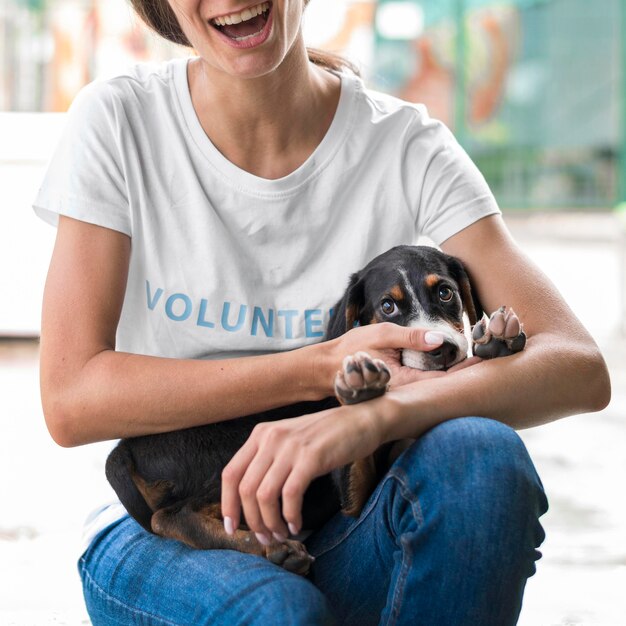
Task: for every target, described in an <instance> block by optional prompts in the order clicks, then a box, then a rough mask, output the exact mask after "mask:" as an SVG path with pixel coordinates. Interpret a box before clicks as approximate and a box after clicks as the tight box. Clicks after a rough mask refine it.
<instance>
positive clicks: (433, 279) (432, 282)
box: [425, 274, 441, 289]
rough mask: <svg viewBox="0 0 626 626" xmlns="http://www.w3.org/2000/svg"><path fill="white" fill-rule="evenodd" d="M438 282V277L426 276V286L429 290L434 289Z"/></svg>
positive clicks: (439, 277)
mask: <svg viewBox="0 0 626 626" xmlns="http://www.w3.org/2000/svg"><path fill="white" fill-rule="evenodd" d="M440 280H441V276H438V275H437V274H429V275H428V276H426V280H425V282H426V286H427V287H428V288H429V289H430V288H432V287H434V286H435V285H436V284H437V283H438V282H439V281H440Z"/></svg>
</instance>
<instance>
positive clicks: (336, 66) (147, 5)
mask: <svg viewBox="0 0 626 626" xmlns="http://www.w3.org/2000/svg"><path fill="white" fill-rule="evenodd" d="M309 2H310V0H304V5H305V6H306V5H307V4H308V3H309ZM130 3H131V4H132V6H133V9H134V10H135V12H136V13H137V15H139V17H140V18H141V19H142V20H143V21H144V22H145V23H146V24H147V25H148V26H149V27H150V28H151V29H152V30H154V31H155V32H156V33H158V34H159V35H161V37H164V38H165V39H167V40H169V41H172V42H174V43H176V44H179V45H181V46H187V47H189V48H191V47H192V45H191V43H189V40H188V39H187V37H186V35H185V33H183V30H182V28H181V27H180V24H179V23H178V20H177V19H176V15H175V14H174V11H172V8H171V7H170V5H169V4H168V3H167V0H130ZM307 53H308V55H309V61H311V63H315V64H316V65H319V66H321V67H324V68H326V69H329V70H335V71H339V72H340V71H342V70H345V69H347V70H350V71H351V72H353V73H354V74H357V75H358V74H359V70H358V68H357V67H356V66H355V65H353V64H352V63H350V61H348V60H347V59H344V58H343V57H342V56H340V55H338V54H334V53H332V52H326V51H323V50H318V49H316V48H307Z"/></svg>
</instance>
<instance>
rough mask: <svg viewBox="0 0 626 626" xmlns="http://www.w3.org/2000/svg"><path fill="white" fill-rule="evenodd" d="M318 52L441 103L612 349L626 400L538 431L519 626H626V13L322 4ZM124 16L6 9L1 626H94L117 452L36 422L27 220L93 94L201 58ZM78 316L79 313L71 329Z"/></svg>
mask: <svg viewBox="0 0 626 626" xmlns="http://www.w3.org/2000/svg"><path fill="white" fill-rule="evenodd" d="M305 38H306V41H307V43H308V44H309V45H311V46H314V47H320V48H324V49H327V50H332V51H335V52H339V53H341V54H343V55H344V56H346V57H347V58H349V59H350V60H351V61H352V62H354V63H355V64H356V65H357V66H358V67H359V69H360V71H361V74H362V76H363V79H364V81H365V82H366V84H367V85H368V86H369V87H370V88H373V89H378V90H380V91H385V92H388V93H392V94H395V95H398V96H399V97H401V98H404V99H406V100H410V101H413V102H422V103H425V104H426V105H427V107H428V109H429V111H430V114H431V115H432V116H433V117H437V118H439V119H442V120H443V121H444V122H445V123H446V124H448V125H449V126H450V127H451V128H452V130H453V131H454V133H455V135H456V137H457V138H458V140H459V141H460V143H461V144H462V145H463V146H464V147H465V148H466V150H467V151H468V152H469V154H470V155H471V157H472V158H473V159H474V161H475V162H476V163H477V165H478V167H479V168H480V169H481V171H482V172H483V174H484V175H485V177H486V179H487V181H488V182H489V184H490V186H491V188H492V190H493V192H494V194H495V196H496V198H497V199H498V201H499V204H500V206H501V207H502V209H503V212H504V215H505V219H506V221H507V223H508V225H509V227H510V228H511V230H512V232H513V234H514V236H515V237H516V238H517V240H518V242H519V243H520V245H521V246H522V247H523V248H524V250H525V251H526V252H527V254H528V255H529V256H530V257H531V258H532V259H533V260H535V261H536V262H537V263H538V264H539V265H540V266H541V267H542V269H543V270H544V271H545V272H546V274H548V276H549V277H550V278H551V279H552V280H553V282H554V283H555V285H556V288H558V289H559V290H560V291H561V293H562V294H563V295H564V297H565V298H566V300H567V301H568V303H569V304H570V306H571V307H572V309H573V310H574V312H575V313H576V314H577V315H578V317H579V318H580V319H581V320H582V321H583V323H584V324H585V325H586V327H587V328H588V329H589V331H590V332H591V333H592V335H593V336H594V338H595V339H596V341H597V342H598V344H599V345H600V346H601V348H602V350H603V352H604V354H605V356H606V359H607V362H608V364H609V366H610V370H611V378H612V382H613V400H612V402H611V404H610V405H609V407H608V408H607V409H606V410H605V411H603V412H601V413H600V414H596V415H593V416H576V417H572V418H568V419H566V420H562V421H560V422H556V423H553V424H549V425H547V426H542V427H540V428H536V429H531V430H528V431H523V432H522V433H520V434H521V435H522V437H523V438H524V440H525V442H526V444H527V446H528V448H529V450H530V452H531V455H532V456H533V459H534V460H535V463H536V465H537V468H538V470H539V473H540V475H541V476H542V479H543V482H544V485H545V486H546V490H547V492H548V495H549V498H550V501H551V510H550V512H549V513H548V514H546V516H545V517H544V518H543V523H544V527H545V528H546V531H547V540H546V542H545V543H544V546H543V549H542V551H543V553H544V557H543V559H542V560H541V561H540V562H539V564H538V573H537V575H536V576H535V577H533V578H532V579H530V581H529V583H528V586H527V592H526V597H525V601H524V607H523V610H522V616H521V620H520V624H523V625H531V624H532V625H543V624H563V625H565V624H602V625H613V624H615V625H618V624H619V625H623V624H625V623H626V601H625V597H624V593H623V589H624V588H626V505H625V504H624V499H623V493H624V487H625V480H624V479H625V477H626V426H625V425H624V420H625V414H626V321H625V320H626V209H625V208H624V207H626V204H625V203H626V73H625V71H624V68H625V67H626V3H625V2H624V0H594V2H589V1H588V0H517V1H500V2H498V1H494V0H438V1H434V0H421V1H419V0H378V1H377V2H375V1H373V0H311V2H310V5H309V7H308V9H307V11H306V14H305ZM192 53H193V52H192V51H190V50H189V49H185V48H182V47H178V46H174V45H171V44H167V43H166V42H164V41H163V40H161V39H159V38H158V37H157V36H156V35H154V34H152V33H151V32H150V31H148V30H147V29H146V28H145V27H144V26H143V25H142V24H141V23H140V22H139V20H138V19H137V18H136V17H135V16H134V15H133V13H132V10H131V9H130V7H129V6H128V4H127V2H126V1H125V0H55V1H54V2H52V1H47V0H0V189H1V190H2V195H3V198H4V201H3V206H4V208H3V209H1V215H2V218H3V219H2V224H1V226H0V416H1V418H2V419H1V420H0V475H1V476H2V481H1V484H2V492H1V493H2V502H3V507H2V509H0V623H2V624H4V623H7V624H48V623H50V624H87V623H88V621H87V617H86V614H85V612H84V609H83V607H82V603H81V595H80V587H79V582H78V577H77V574H76V573H75V566H74V556H75V554H74V553H73V552H72V550H75V549H76V545H77V542H78V537H79V534H80V526H81V523H82V519H83V517H84V515H85V514H86V512H88V510H89V509H90V507H92V506H93V505H94V504H98V503H99V502H100V501H101V500H102V497H103V494H104V491H103V488H102V487H101V483H102V476H103V470H102V463H101V459H102V456H103V454H105V453H106V447H107V446H108V444H99V445H95V446H87V447H85V448H79V449H72V450H63V449H60V448H58V447H56V446H55V444H54V443H53V442H52V440H51V439H50V438H49V436H48V434H47V431H46V429H45V425H44V423H43V418H42V415H41V408H40V405H39V395H38V394H39V389H38V375H37V358H38V336H39V317H40V307H41V296H42V289H43V283H44V280H45V273H46V269H47V264H48V261H49V258H50V254H51V251H52V246H53V243H54V229H52V228H50V227H49V226H47V225H45V224H43V223H40V222H39V221H38V220H37V219H36V218H35V216H34V214H33V212H32V210H31V208H30V204H31V202H32V200H33V199H34V197H35V194H36V192H37V189H38V186H39V184H40V182H41V180H42V177H43V173H44V171H45V167H46V163H47V160H48V159H49V157H50V155H51V153H52V151H53V149H54V146H55V144H56V142H57V141H58V138H59V135H60V133H61V131H62V129H63V123H64V112H65V111H66V110H67V108H68V106H69V104H70V103H71V102H72V100H73V98H74V97H75V95H76V93H77V92H78V91H79V90H80V88H81V87H82V86H83V85H85V84H87V83H88V82H90V81H92V80H93V79H95V78H100V77H107V76H113V75H115V74H117V73H119V72H122V71H124V69H125V68H126V67H127V66H128V65H129V64H132V63H136V62H141V61H160V60H165V59H168V58H172V57H174V56H189V55H190V54H192ZM68 315H71V311H69V310H68Z"/></svg>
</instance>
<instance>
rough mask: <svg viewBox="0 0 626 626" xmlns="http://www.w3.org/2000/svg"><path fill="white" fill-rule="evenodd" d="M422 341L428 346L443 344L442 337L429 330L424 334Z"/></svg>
mask: <svg viewBox="0 0 626 626" xmlns="http://www.w3.org/2000/svg"><path fill="white" fill-rule="evenodd" d="M424 341H425V342H426V343H427V344H428V345H430V346H440V345H441V344H442V343H443V335H442V334H441V333H436V332H433V331H432V330H429V331H428V332H427V333H424Z"/></svg>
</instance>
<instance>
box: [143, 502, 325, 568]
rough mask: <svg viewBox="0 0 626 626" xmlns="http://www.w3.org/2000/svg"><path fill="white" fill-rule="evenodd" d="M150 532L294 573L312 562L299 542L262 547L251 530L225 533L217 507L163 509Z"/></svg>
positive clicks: (187, 505) (184, 505)
mask: <svg viewBox="0 0 626 626" xmlns="http://www.w3.org/2000/svg"><path fill="white" fill-rule="evenodd" d="M152 531H153V532H154V533H155V534H156V535H159V536H161V537H169V538H170V539H177V540H178V541H182V542H183V543H186V544H187V545H188V546H191V547H192V548H196V549H199V550H212V549H213V550H219V549H221V550H237V551H238V552H245V553H246V554H256V555H258V556H263V557H265V558H267V559H268V560H269V561H271V562H272V563H275V564H276V565H280V566H281V567H283V568H285V569H286V570H288V571H290V572H293V573H295V574H302V575H304V574H306V573H307V572H308V571H309V567H310V566H311V563H312V562H313V557H312V556H311V555H309V553H308V552H307V550H306V548H305V547H304V545H303V544H301V543H300V542H299V541H294V540H292V539H287V540H286V541H285V542H284V543H280V542H277V541H275V542H272V543H271V545H269V546H264V545H262V544H261V543H259V542H258V541H257V538H256V537H255V536H254V533H253V532H252V531H250V530H236V531H235V533H234V534H233V535H228V534H227V533H226V531H225V530H224V522H223V519H222V513H221V507H220V505H219V504H208V505H206V504H205V505H198V503H194V502H190V501H186V502H184V503H179V504H175V505H172V506H169V507H166V508H163V509H159V510H158V511H156V513H155V514H154V515H153V516H152Z"/></svg>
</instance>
